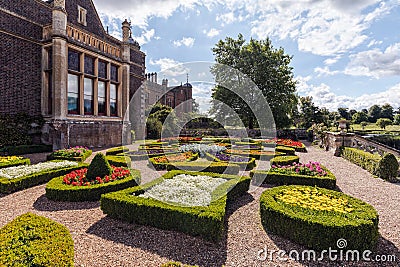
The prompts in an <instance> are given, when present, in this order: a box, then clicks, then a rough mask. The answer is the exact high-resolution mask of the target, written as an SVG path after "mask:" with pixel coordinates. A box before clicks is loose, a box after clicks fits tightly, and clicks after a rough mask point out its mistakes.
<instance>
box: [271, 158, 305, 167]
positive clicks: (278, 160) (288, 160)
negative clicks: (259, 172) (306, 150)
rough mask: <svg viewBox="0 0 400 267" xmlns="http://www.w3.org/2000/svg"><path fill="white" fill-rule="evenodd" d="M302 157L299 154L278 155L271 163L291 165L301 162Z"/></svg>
mask: <svg viewBox="0 0 400 267" xmlns="http://www.w3.org/2000/svg"><path fill="white" fill-rule="evenodd" d="M299 160H300V158H299V157H298V156H277V157H275V158H273V159H271V160H270V163H271V165H280V166H285V165H291V164H293V163H294V162H296V163H299Z"/></svg>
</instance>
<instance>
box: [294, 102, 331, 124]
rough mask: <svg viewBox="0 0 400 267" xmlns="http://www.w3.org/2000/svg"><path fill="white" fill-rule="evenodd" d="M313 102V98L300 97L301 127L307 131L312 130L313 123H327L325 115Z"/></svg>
mask: <svg viewBox="0 0 400 267" xmlns="http://www.w3.org/2000/svg"><path fill="white" fill-rule="evenodd" d="M312 100H313V98H312V96H305V97H300V105H299V106H300V117H301V124H300V126H301V127H304V128H307V129H308V128H310V127H311V125H313V123H325V122H324V117H323V114H322V113H321V111H320V109H319V108H318V107H317V106H316V105H315V104H314V102H313V101H312Z"/></svg>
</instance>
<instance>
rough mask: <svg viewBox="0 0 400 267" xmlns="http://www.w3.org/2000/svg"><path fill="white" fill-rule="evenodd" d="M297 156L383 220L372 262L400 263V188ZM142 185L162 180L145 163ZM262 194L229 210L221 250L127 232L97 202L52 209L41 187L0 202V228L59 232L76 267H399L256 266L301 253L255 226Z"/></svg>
mask: <svg viewBox="0 0 400 267" xmlns="http://www.w3.org/2000/svg"><path fill="white" fill-rule="evenodd" d="M308 150H309V152H308V153H301V154H299V155H300V157H301V160H302V161H303V162H304V161H309V160H313V161H320V162H321V163H322V164H324V165H325V166H327V167H328V168H329V169H330V170H331V171H332V172H333V173H334V174H335V175H336V177H337V179H338V186H339V188H340V189H341V190H342V191H343V192H345V193H347V194H350V195H353V196H355V197H358V198H361V199H363V200H364V201H367V202H368V203H370V204H372V205H374V206H375V208H376V209H377V210H378V212H379V215H380V225H379V226H380V233H381V235H382V238H380V240H379V244H378V250H377V252H376V253H377V254H385V255H392V254H397V258H398V259H400V253H399V248H400V229H399V222H400V205H399V204H400V185H399V184H390V183H387V182H384V181H383V180H380V179H376V178H373V177H372V176H371V175H370V174H369V173H368V172H366V171H364V170H362V169H361V168H359V167H357V166H355V165H353V164H351V163H349V162H347V161H346V160H344V159H342V158H336V157H334V156H333V155H332V153H330V152H325V151H323V150H319V149H318V148H314V147H309V148H308ZM133 166H134V168H137V169H140V170H141V172H142V177H143V181H148V180H152V179H154V177H157V176H158V175H160V174H161V173H160V172H155V171H153V170H151V169H149V168H148V167H147V162H146V161H140V162H134V165H133ZM266 189H267V187H263V188H258V189H253V190H251V192H250V193H248V194H246V195H244V196H243V197H241V198H240V199H238V200H236V201H234V202H233V203H230V204H229V205H228V211H227V213H228V219H227V222H226V225H227V231H226V236H225V238H224V239H223V241H221V242H220V243H218V244H213V243H209V242H206V241H203V240H202V239H200V238H195V237H191V236H188V235H185V234H182V233H179V232H174V231H164V230H159V229H157V228H153V227H147V226H140V225H136V224H127V223H124V222H120V221H117V220H114V219H111V218H108V217H106V216H105V215H104V214H103V213H102V211H101V210H100V208H99V203H98V202H81V203H65V202H54V201H49V200H48V199H47V198H46V197H45V196H44V193H45V185H41V186H37V187H34V188H30V189H26V190H23V191H20V192H16V193H14V194H10V195H6V196H0V210H1V215H0V227H1V226H3V225H5V224H6V223H8V222H9V221H11V220H12V219H14V218H15V217H16V216H18V215H21V214H23V213H26V212H28V211H30V212H34V213H36V214H39V215H42V216H45V217H48V218H50V219H53V220H55V221H58V222H60V223H62V224H64V225H65V226H66V227H68V229H69V230H70V232H71V234H72V237H73V239H74V242H75V264H76V266H85V267H86V266H93V267H98V266H110V267H117V266H118V267H119V266H135V267H136V266H144V267H149V266H150V267H152V266H154V267H156V266H160V265H161V264H162V263H164V262H167V261H180V262H183V263H186V264H192V265H196V264H197V265H199V266H212V267H214V266H216V267H220V266H222V265H225V266H226V267H236V266H244V267H247V266H378V265H379V266H399V264H400V262H399V261H398V262H396V263H394V262H391V263H382V262H381V263H379V264H378V265H377V264H376V262H375V263H366V262H363V263H360V262H358V263H357V262H355V263H353V264H351V263H349V262H342V263H340V262H326V261H325V262H318V263H315V262H296V261H279V260H278V259H276V254H274V258H275V259H274V261H270V260H269V259H267V260H265V261H260V260H259V259H257V252H258V251H259V250H261V249H265V248H267V249H268V250H269V251H271V250H276V251H277V250H286V251H290V250H293V249H295V250H298V251H300V252H301V251H302V250H304V248H303V247H302V246H299V245H297V244H294V243H292V242H290V241H288V240H286V239H283V238H280V237H278V236H275V235H272V234H266V233H265V231H264V230H263V228H262V226H261V223H260V218H259V201H258V200H259V197H260V194H261V193H262V192H263V191H264V190H266Z"/></svg>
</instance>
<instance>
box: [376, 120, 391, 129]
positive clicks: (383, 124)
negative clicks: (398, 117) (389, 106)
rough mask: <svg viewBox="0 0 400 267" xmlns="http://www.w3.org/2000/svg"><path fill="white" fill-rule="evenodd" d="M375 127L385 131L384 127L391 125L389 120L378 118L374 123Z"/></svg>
mask: <svg viewBox="0 0 400 267" xmlns="http://www.w3.org/2000/svg"><path fill="white" fill-rule="evenodd" d="M376 125H378V126H379V127H381V128H382V129H386V126H388V125H392V121H391V120H390V119H387V118H379V119H378V120H377V121H376Z"/></svg>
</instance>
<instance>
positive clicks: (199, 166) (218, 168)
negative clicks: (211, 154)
mask: <svg viewBox="0 0 400 267" xmlns="http://www.w3.org/2000/svg"><path fill="white" fill-rule="evenodd" d="M172 170H185V171H198V172H213V173H220V174H221V173H225V174H232V175H236V174H238V173H239V171H240V167H239V165H237V164H232V163H228V162H207V161H192V162H174V163H173V164H168V165H167V171H172Z"/></svg>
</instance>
